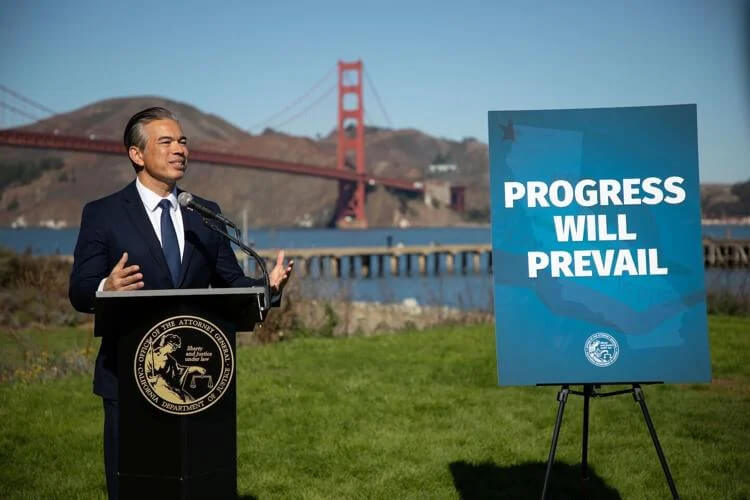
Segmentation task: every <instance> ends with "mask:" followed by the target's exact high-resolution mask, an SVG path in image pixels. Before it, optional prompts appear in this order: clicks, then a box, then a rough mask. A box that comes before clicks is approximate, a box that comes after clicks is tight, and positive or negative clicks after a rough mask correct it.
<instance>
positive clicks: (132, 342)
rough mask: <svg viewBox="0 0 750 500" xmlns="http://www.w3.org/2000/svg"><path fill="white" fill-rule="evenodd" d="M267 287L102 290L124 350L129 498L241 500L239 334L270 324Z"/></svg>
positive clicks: (122, 478) (123, 485)
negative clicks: (264, 308) (264, 313)
mask: <svg viewBox="0 0 750 500" xmlns="http://www.w3.org/2000/svg"><path fill="white" fill-rule="evenodd" d="M263 298H264V292H263V288H262V287H252V288H208V289H196V290H190V289H174V290H153V291H134V292H97V294H96V309H95V310H96V322H95V335H97V336H101V337H104V338H103V341H108V342H116V344H117V367H116V370H115V371H116V373H117V374H118V388H119V405H120V419H119V421H120V429H119V435H120V440H119V441H120V445H119V471H118V475H119V488H120V498H122V499H131V498H136V499H138V498H154V499H159V500H168V499H180V500H187V499H229V498H231V499H234V498H236V497H237V400H236V390H235V379H236V378H235V372H236V359H235V333H236V332H237V330H242V331H249V330H252V329H253V327H254V326H255V323H258V322H260V321H262V318H261V314H260V305H261V304H262V303H263Z"/></svg>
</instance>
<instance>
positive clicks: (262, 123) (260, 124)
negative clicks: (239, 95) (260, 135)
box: [248, 66, 336, 130]
mask: <svg viewBox="0 0 750 500" xmlns="http://www.w3.org/2000/svg"><path fill="white" fill-rule="evenodd" d="M335 69H336V66H332V67H331V69H329V70H328V72H327V73H326V74H325V75H323V78H321V79H320V80H318V81H317V82H316V83H315V85H313V86H312V87H310V88H309V89H308V90H307V91H306V92H305V93H304V94H302V95H300V96H299V97H297V98H296V99H294V100H293V101H292V102H290V103H289V104H287V105H286V106H284V108H282V109H281V111H277V112H276V113H274V114H272V115H271V116H269V117H268V118H266V119H265V120H263V121H260V122H258V123H256V124H255V125H253V126H251V127H250V128H248V130H255V129H258V128H260V127H263V126H267V125H269V124H270V123H271V122H273V121H274V120H276V119H277V118H279V117H280V116H282V115H283V114H284V113H286V112H287V111H289V110H290V109H292V108H293V107H294V106H296V105H297V104H299V103H300V102H302V101H303V100H304V99H306V98H307V97H308V96H309V95H310V94H312V93H313V92H314V91H315V89H317V88H318V87H320V86H321V85H322V84H323V83H324V82H325V81H326V80H327V79H328V78H329V77H331V75H333V72H334V70H335ZM277 126H278V125H277Z"/></svg>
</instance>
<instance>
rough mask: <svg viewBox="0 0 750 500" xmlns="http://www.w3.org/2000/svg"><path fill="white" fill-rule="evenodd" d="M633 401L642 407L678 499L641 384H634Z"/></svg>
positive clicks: (649, 430)
mask: <svg viewBox="0 0 750 500" xmlns="http://www.w3.org/2000/svg"><path fill="white" fill-rule="evenodd" d="M633 399H634V400H635V401H636V402H637V403H638V404H639V405H640V406H641V411H643V418H644V420H646V426H648V432H649V433H650V434H651V440H652V441H653V442H654V448H656V454H657V455H659V462H661V468H662V469H663V470H664V476H666V478H667V484H668V485H669V490H670V491H671V492H672V498H675V499H678V498H680V495H679V494H678V493H677V488H676V487H675V484H674V480H673V479H672V474H671V473H670V472H669V465H667V459H666V458H665V457H664V452H663V451H662V449H661V444H659V438H658V437H657V436H656V429H654V424H653V422H652V421H651V416H650V415H649V414H648V408H647V407H646V398H645V396H644V395H643V390H642V389H641V386H640V385H639V384H633Z"/></svg>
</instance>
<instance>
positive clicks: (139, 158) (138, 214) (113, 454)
mask: <svg viewBox="0 0 750 500" xmlns="http://www.w3.org/2000/svg"><path fill="white" fill-rule="evenodd" d="M124 142H125V148H126V149H127V152H128V156H129V158H130V161H131V163H132V164H133V168H134V169H135V171H136V179H135V181H133V182H131V183H130V184H128V185H127V186H126V187H125V188H124V189H123V190H121V191H119V192H117V193H114V194H112V195H109V196H107V197H105V198H102V199H100V200H96V201H92V202H90V203H88V204H86V206H85V207H84V208H83V215H82V218H81V228H80V232H79V234H78V242H77V244H76V249H75V254H74V261H73V271H72V273H71V276H70V289H69V296H70V302H71V303H72V304H73V307H75V308H76V309H77V310H78V311H82V312H87V313H93V312H94V298H95V295H96V292H97V291H98V290H107V291H127V290H143V289H169V288H205V287H207V286H209V285H211V286H213V287H243V286H255V285H259V284H260V280H255V279H251V278H248V277H246V276H245V275H244V273H243V272H242V269H241V268H240V266H239V264H238V263H237V259H236V258H235V256H234V253H233V252H232V249H231V247H230V246H229V242H228V241H227V240H226V239H225V238H224V237H222V236H220V235H219V234H217V233H215V232H213V231H211V230H210V229H208V228H207V227H205V225H204V224H203V222H202V220H201V217H200V215H198V214H196V213H195V212H192V211H189V210H184V209H182V208H181V207H180V206H179V205H178V203H177V194H178V189H177V182H178V181H179V180H180V179H182V177H183V176H184V175H185V171H186V168H187V159H188V148H187V139H186V138H185V136H184V134H183V133H182V128H181V127H180V124H179V122H178V121H177V119H176V118H175V116H174V115H173V114H172V113H171V112H170V111H168V110H166V109H164V108H149V109H146V110H143V111H141V112H139V113H137V114H135V115H134V116H133V117H132V118H131V119H130V121H129V122H128V124H127V126H126V127H125V134H124ZM196 199H197V200H198V201H199V203H201V204H202V205H204V206H206V207H208V208H210V209H212V210H214V211H215V212H217V213H218V212H220V209H219V206H218V205H217V204H215V203H213V202H211V201H208V200H203V199H200V198H197V197H196ZM292 266H293V263H292V262H289V264H288V265H287V266H285V265H284V252H283V251H282V252H280V253H279V255H278V257H277V260H276V266H275V267H274V268H273V270H272V271H271V273H270V274H269V278H270V284H271V291H272V296H273V297H272V303H277V304H278V302H279V300H280V296H281V291H282V289H283V287H284V285H285V284H286V282H287V280H288V279H289V275H290V273H291V271H292ZM116 360H117V352H116V344H115V343H114V342H113V341H112V340H111V339H110V338H108V337H104V338H103V340H102V344H101V347H100V349H99V353H98V355H97V358H96V366H95V371H94V393H96V394H98V395H99V396H101V397H102V399H103V401H104V462H105V469H106V476H107V490H108V492H109V496H110V498H117V457H118V428H119V425H118V419H119V409H118V404H117V398H118V393H117V386H118V382H117V367H116V362H117V361H116Z"/></svg>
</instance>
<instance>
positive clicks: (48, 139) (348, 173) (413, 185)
mask: <svg viewBox="0 0 750 500" xmlns="http://www.w3.org/2000/svg"><path fill="white" fill-rule="evenodd" d="M0 146H15V147H22V148H33V149H57V150H62V151H78V152H84V153H101V154H112V155H122V156H124V155H125V146H123V145H122V143H120V142H117V141H109V140H101V139H89V138H86V137H75V136H64V135H55V134H42V133H38V132H25V131H20V130H12V129H11V130H0ZM190 159H191V160H192V161H198V162H205V163H210V164H213V165H224V166H229V167H240V168H253V169H258V170H271V171H275V172H284V173H287V174H295V175H307V176H312V177H322V178H324V179H334V180H340V181H351V182H358V181H361V182H366V183H367V184H369V185H382V186H386V187H390V188H394V189H398V190H401V191H410V192H414V193H422V192H424V184H423V183H422V182H419V181H410V180H406V179H393V178H389V177H375V176H370V175H367V174H358V173H357V172H355V171H354V170H340V169H336V168H328V167H320V166H317V165H305V164H302V163H291V162H286V161H280V160H273V159H270V158H259V157H256V156H244V155H235V154H230V153H222V152H219V151H207V150H201V149H193V148H190Z"/></svg>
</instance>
